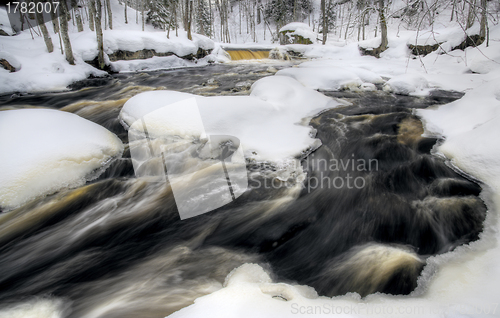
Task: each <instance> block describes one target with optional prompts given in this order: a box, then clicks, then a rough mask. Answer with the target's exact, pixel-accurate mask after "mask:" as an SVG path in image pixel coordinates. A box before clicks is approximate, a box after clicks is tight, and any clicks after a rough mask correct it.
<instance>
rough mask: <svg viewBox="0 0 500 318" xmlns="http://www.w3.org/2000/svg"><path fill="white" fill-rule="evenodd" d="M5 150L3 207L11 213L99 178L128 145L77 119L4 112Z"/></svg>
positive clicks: (0, 128)
mask: <svg viewBox="0 0 500 318" xmlns="http://www.w3.org/2000/svg"><path fill="white" fill-rule="evenodd" d="M0 149H1V150H0V151H1V153H2V156H0V166H1V167H2V169H1V170H0V206H2V207H3V208H7V209H12V208H15V207H17V206H20V205H22V204H24V203H26V202H27V201H29V200H31V199H33V198H35V197H38V196H42V195H47V194H51V193H54V192H56V191H58V190H60V189H62V188H66V187H77V186H81V185H83V184H84V183H85V182H86V181H87V180H89V179H91V178H95V177H97V176H98V175H99V174H100V172H102V171H103V169H104V168H105V167H106V166H107V165H108V164H109V163H110V162H111V161H112V159H113V158H117V157H119V156H121V153H122V152H123V144H122V142H121V141H120V139H118V137H116V136H115V135H114V134H113V133H111V132H109V131H108V130H107V129H105V128H103V127H101V126H99V125H97V124H95V123H93V122H91V121H88V120H86V119H83V118H81V117H79V116H77V115H74V114H71V113H67V112H63V111H58V110H49V109H21V110H7V111H2V112H0Z"/></svg>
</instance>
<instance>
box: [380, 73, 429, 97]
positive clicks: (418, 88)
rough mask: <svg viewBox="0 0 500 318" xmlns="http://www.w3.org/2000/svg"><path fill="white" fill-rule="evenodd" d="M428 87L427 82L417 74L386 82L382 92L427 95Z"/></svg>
mask: <svg viewBox="0 0 500 318" xmlns="http://www.w3.org/2000/svg"><path fill="white" fill-rule="evenodd" d="M428 87H429V83H428V82H427V80H426V79H425V78H424V77H423V76H420V75H418V74H403V75H399V76H395V77H393V78H391V79H390V80H388V81H387V82H386V83H385V85H384V91H387V92H392V93H394V94H400V95H410V94H427V92H428V91H427V90H425V89H426V88H428Z"/></svg>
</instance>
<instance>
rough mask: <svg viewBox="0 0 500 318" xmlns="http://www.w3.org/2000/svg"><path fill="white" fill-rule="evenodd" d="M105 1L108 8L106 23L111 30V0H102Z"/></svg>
mask: <svg viewBox="0 0 500 318" xmlns="http://www.w3.org/2000/svg"><path fill="white" fill-rule="evenodd" d="M104 1H105V2H106V9H107V10H108V25H109V29H110V30H113V11H111V0H104Z"/></svg>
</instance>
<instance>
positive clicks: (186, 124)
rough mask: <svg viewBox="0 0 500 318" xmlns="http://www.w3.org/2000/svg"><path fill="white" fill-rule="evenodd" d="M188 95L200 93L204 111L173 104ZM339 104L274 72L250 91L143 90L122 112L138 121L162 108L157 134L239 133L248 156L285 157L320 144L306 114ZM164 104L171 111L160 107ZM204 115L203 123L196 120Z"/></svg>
mask: <svg viewBox="0 0 500 318" xmlns="http://www.w3.org/2000/svg"><path fill="white" fill-rule="evenodd" d="M187 99H195V101H196V104H197V106H198V112H199V114H196V113H186V108H185V107H184V108H183V107H182V104H178V105H179V106H176V107H174V108H169V107H167V106H168V105H171V104H174V103H177V102H180V101H183V100H187ZM336 105H338V104H337V103H336V102H334V101H333V100H331V99H330V98H328V97H326V96H324V95H322V94H320V93H318V92H315V91H313V90H311V89H308V88H306V87H304V86H303V85H301V84H300V83H298V82H297V81H295V80H293V79H291V78H288V77H284V76H271V77H266V78H263V79H261V80H259V81H257V82H256V83H254V85H253V86H252V91H251V95H250V96H214V97H203V96H197V95H192V94H187V93H180V92H175V91H152V92H146V93H141V94H139V95H136V96H134V97H132V98H131V99H130V100H128V101H127V102H126V103H125V105H124V106H123V109H122V111H121V113H120V117H121V119H122V120H123V121H124V122H125V123H126V124H127V125H128V126H132V125H133V123H134V122H135V121H136V120H138V119H140V118H142V117H143V116H145V115H147V114H148V113H150V112H153V111H156V112H155V114H156V115H155V119H154V122H151V123H150V122H148V133H149V134H150V135H151V136H164V135H167V136H178V137H181V138H184V139H193V138H194V139H197V138H200V137H202V134H204V133H205V134H208V135H229V136H235V137H237V138H238V139H239V140H240V141H241V144H242V146H243V149H244V151H245V154H246V156H247V157H250V158H254V159H256V160H259V161H260V160H269V161H273V162H277V163H280V162H285V161H287V160H290V159H292V158H293V157H294V156H296V155H298V154H300V153H301V152H302V151H305V150H307V149H310V148H315V147H317V146H318V145H319V144H318V142H319V141H318V140H316V139H314V138H312V137H311V136H310V127H308V126H306V125H303V124H302V125H297V124H298V123H300V122H301V120H302V118H304V117H306V116H309V115H313V114H315V113H318V112H319V111H321V110H323V109H325V108H329V107H335V106H336ZM162 108H165V109H166V111H165V112H161V111H158V110H159V109H162ZM200 116H201V120H202V122H203V123H202V128H203V129H200V128H199V126H200V125H198V126H197V125H194V122H193V120H194V119H195V118H200ZM193 125H194V126H193Z"/></svg>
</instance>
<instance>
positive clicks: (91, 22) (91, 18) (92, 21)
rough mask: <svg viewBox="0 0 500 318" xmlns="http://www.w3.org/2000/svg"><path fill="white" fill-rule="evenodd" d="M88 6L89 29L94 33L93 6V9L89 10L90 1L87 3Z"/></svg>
mask: <svg viewBox="0 0 500 318" xmlns="http://www.w3.org/2000/svg"><path fill="white" fill-rule="evenodd" d="M88 6H89V28H90V31H95V26H94V20H95V6H94V9H91V6H92V5H91V3H90V0H89V1H88Z"/></svg>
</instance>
